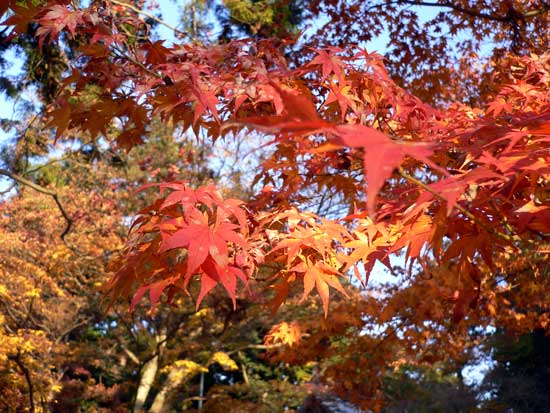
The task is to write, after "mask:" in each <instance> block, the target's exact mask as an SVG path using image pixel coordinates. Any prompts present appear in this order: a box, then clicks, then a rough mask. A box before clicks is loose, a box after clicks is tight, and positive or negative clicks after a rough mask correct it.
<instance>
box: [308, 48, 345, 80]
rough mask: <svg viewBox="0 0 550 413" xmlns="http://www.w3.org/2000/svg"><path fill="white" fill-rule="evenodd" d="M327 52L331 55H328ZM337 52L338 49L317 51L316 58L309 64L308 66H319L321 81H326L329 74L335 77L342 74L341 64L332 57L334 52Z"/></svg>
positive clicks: (336, 58) (337, 59)
mask: <svg viewBox="0 0 550 413" xmlns="http://www.w3.org/2000/svg"><path fill="white" fill-rule="evenodd" d="M329 51H330V52H331V53H329ZM338 51H340V49H338V48H331V49H327V50H317V56H315V58H314V59H313V60H312V61H311V62H310V63H309V65H310V66H317V65H319V66H321V71H322V78H321V80H324V79H326V78H327V77H328V75H330V74H331V73H334V74H335V75H337V76H339V75H341V74H342V66H343V63H342V61H341V60H340V59H339V58H338V57H336V56H334V52H338Z"/></svg>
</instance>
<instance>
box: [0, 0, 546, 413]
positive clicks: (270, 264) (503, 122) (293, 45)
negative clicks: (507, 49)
mask: <svg viewBox="0 0 550 413" xmlns="http://www.w3.org/2000/svg"><path fill="white" fill-rule="evenodd" d="M113 3H114V2H113ZM317 3H319V2H316V4H317ZM332 3H333V2H326V4H328V5H329V6H327V7H328V8H329V9H330V7H332V6H334V5H333V4H332ZM355 3H358V4H357V7H360V5H359V3H361V2H355ZM397 3H399V2H397ZM405 3H407V2H405ZM412 3H415V2H412ZM502 3H503V4H504V3H506V4H508V3H510V4H512V3H514V2H502ZM115 5H118V2H117V3H116V4H115ZM391 7H392V6H390V5H388V6H387V8H388V10H387V11H386V12H387V13H389V15H391V9H390V8H391ZM541 7H543V6H541ZM546 7H547V6H546ZM8 9H10V10H12V11H13V12H15V14H13V15H11V17H8V18H7V20H6V21H5V23H4V24H5V25H6V26H8V27H9V28H10V30H11V32H10V33H11V35H12V36H18V35H20V34H22V33H23V32H24V31H25V30H26V28H27V25H28V24H29V23H32V24H36V25H38V29H37V31H36V35H37V37H38V42H39V47H43V46H44V45H46V44H56V43H59V42H73V43H75V44H76V45H77V46H76V47H75V50H76V53H77V55H78V58H77V59H76V60H75V61H74V66H73V67H72V68H71V70H70V72H69V71H68V72H67V75H66V76H65V77H64V78H63V80H62V87H61V88H60V90H59V93H58V94H57V96H56V97H55V99H54V100H53V101H52V102H51V104H50V105H48V106H47V108H46V112H45V115H44V116H45V121H46V125H47V126H48V127H49V128H51V130H52V135H53V136H54V139H55V140H56V141H58V142H63V141H66V140H68V139H70V137H71V136H72V135H74V134H82V135H85V136H87V137H88V139H90V140H91V141H96V140H99V139H100V138H101V139H109V140H110V142H109V144H111V145H113V147H115V148H118V149H124V150H130V149H131V148H134V147H136V146H138V145H140V144H142V143H143V142H144V141H147V135H148V132H149V131H150V130H151V125H152V122H153V121H154V119H159V118H160V119H161V120H162V121H163V122H165V123H173V124H176V125H179V126H180V127H181V128H182V130H190V131H192V132H193V133H194V135H195V136H196V137H197V138H198V139H204V140H208V141H212V142H216V141H218V140H227V141H231V142H239V141H242V142H245V143H246V142H248V141H247V140H246V139H247V136H254V137H256V138H257V139H258V141H259V142H260V143H259V145H258V146H259V147H250V148H248V149H249V152H250V153H255V154H257V155H258V156H259V157H260V160H259V166H258V170H257V171H256V173H255V177H254V179H253V182H252V189H253V190H254V192H255V194H254V196H253V197H251V198H250V199H243V200H237V199H233V198H231V197H230V196H226V195H225V194H224V193H223V190H221V189H217V188H216V187H215V186H214V185H213V184H206V185H203V186H194V185H193V184H190V183H189V182H185V181H177V180H176V181H174V180H172V181H169V182H161V183H158V184H152V185H147V186H146V187H142V188H141V189H140V191H149V192H151V191H158V193H159V195H158V198H157V200H156V201H154V202H153V203H151V204H150V205H149V206H147V207H145V208H144V209H142V210H141V211H139V212H138V213H137V215H136V217H135V220H134V221H133V224H132V227H131V229H130V232H129V237H128V240H127V241H126V246H125V248H124V249H123V250H122V251H120V252H118V253H117V254H116V256H115V257H114V258H113V259H112V260H111V263H110V268H111V270H112V273H113V275H112V278H111V279H110V281H109V282H108V283H107V284H106V286H105V287H104V290H105V291H107V292H108V295H109V299H110V300H111V301H112V302H113V301H116V299H117V298H119V297H130V299H131V308H132V309H134V308H135V307H136V306H138V303H139V302H140V301H141V300H142V298H143V296H146V295H148V297H149V300H150V305H151V307H152V310H154V309H155V308H156V307H157V305H158V303H159V302H162V301H166V302H167V303H174V302H175V301H174V300H176V299H178V298H179V297H180V295H181V294H183V295H186V294H187V295H191V296H192V297H193V298H194V300H195V303H196V306H197V308H199V306H200V305H201V302H203V300H205V297H207V296H208V295H209V294H213V291H214V289H215V288H216V287H217V286H218V287H221V288H223V290H225V293H226V294H227V296H228V297H229V298H230V299H231V301H232V304H233V306H234V307H235V308H236V307H237V306H238V304H237V301H238V299H240V298H242V297H250V296H252V297H255V298H257V299H259V300H260V301H262V302H263V301H265V302H266V303H267V304H269V305H270V306H271V308H272V310H273V311H276V310H277V309H279V308H280V307H281V306H282V305H283V303H284V302H285V300H287V299H288V300H291V299H292V297H295V296H296V290H297V286H299V290H300V292H299V293H298V296H299V298H300V299H301V301H302V302H304V301H306V300H307V299H308V297H309V296H310V295H312V294H317V295H318V296H319V298H320V301H321V303H322V307H323V310H324V311H323V312H324V316H325V317H329V319H330V318H331V317H334V318H333V320H334V321H333V322H332V324H331V322H329V321H327V320H323V319H315V320H313V319H311V318H307V317H304V320H302V321H303V324H302V326H301V327H300V326H299V325H298V324H297V323H294V322H293V321H292V320H288V322H284V323H283V324H280V325H278V326H276V327H274V328H273V329H272V330H271V331H270V333H269V334H268V335H267V338H266V344H267V345H270V346H271V345H273V344H277V343H278V344H280V346H279V347H276V348H275V349H273V350H271V353H269V357H271V358H274V359H278V358H281V359H282V360H285V361H287V362H294V363H306V362H308V361H311V360H316V359H318V358H320V357H323V356H327V357H329V355H330V354H331V352H332V351H336V349H335V347H330V346H328V345H327V344H326V342H327V340H329V339H330V337H334V336H346V334H348V335H349V340H347V341H346V342H345V343H338V344H333V345H334V346H340V347H339V348H338V351H339V354H341V357H340V359H339V363H340V365H346V366H351V365H357V366H359V367H364V368H365V370H367V369H369V368H370V367H368V366H381V367H380V368H381V371H385V370H383V369H392V368H396V366H399V363H400V362H403V363H404V362H405V361H406V362H407V363H412V364H415V363H417V364H422V363H433V362H435V361H438V360H443V359H448V358H454V359H460V358H461V357H465V356H464V355H465V354H466V353H467V351H469V349H470V350H471V349H472V348H473V347H474V346H476V345H477V344H478V342H476V339H474V338H472V337H470V336H469V329H470V328H473V327H474V326H475V327H476V328H485V327H488V326H494V327H496V328H506V329H507V331H509V332H510V333H514V334H522V333H525V332H527V331H532V330H533V329H543V330H547V329H548V328H549V322H550V319H549V316H548V308H549V306H550V299H549V298H548V295H547V294H546V293H545V291H546V290H547V280H546V279H547V276H548V268H547V261H548V254H549V252H550V243H549V237H550V167H549V151H550V127H549V124H550V94H549V93H548V91H549V89H550V56H549V55H548V54H535V53H532V54H519V55H517V56H516V55H512V54H506V55H505V54H504V53H500V54H499V56H498V60H492V62H497V63H498V66H496V63H495V64H494V65H493V66H494V67H493V68H492V69H491V71H485V72H479V73H477V74H476V75H475V76H477V78H478V79H484V81H485V82H486V84H485V85H484V87H483V90H481V89H479V90H478V92H479V93H477V94H476V96H475V98H472V99H465V98H464V99H462V98H463V97H464V93H465V92H464V90H460V91H458V90H455V91H456V93H455V95H456V96H454V97H458V99H453V92H452V91H449V90H447V89H445V88H444V87H443V86H442V85H439V86H437V87H436V88H435V92H434V94H432V95H431V96H429V97H428V96H427V95H428V92H424V93H420V94H419V95H420V96H421V97H422V98H423V99H424V100H426V101H428V103H426V102H424V101H422V100H421V99H420V98H419V97H416V96H414V95H413V94H411V93H410V91H407V90H406V89H404V88H403V87H402V86H407V85H408V86H411V87H410V89H409V90H413V91H418V89H419V83H418V82H419V81H424V82H427V81H428V80H429V81H430V82H435V80H434V77H433V76H434V74H433V72H432V73H430V74H429V76H428V75H427V76H428V77H425V78H422V79H420V80H418V79H416V80H415V79H414V78H413V79H412V80H411V79H410V78H404V77H403V78H401V79H398V81H399V82H400V84H401V86H400V85H398V84H396V83H395V80H394V79H395V78H394V77H391V76H390V74H389V73H388V71H387V69H386V67H385V62H384V59H383V57H382V56H380V55H378V54H376V53H369V52H368V51H366V50H365V49H364V48H362V47H359V46H354V45H352V44H345V45H341V46H342V47H335V46H323V45H322V43H323V42H318V43H317V44H314V45H313V47H310V46H308V45H305V44H302V42H301V40H300V39H291V40H288V39H276V40H270V39H259V38H252V39H244V40H231V41H229V42H226V43H219V44H200V43H182V44H173V45H170V46H169V45H167V44H165V43H163V42H162V41H160V40H156V41H153V40H151V39H150V38H149V37H147V36H145V34H146V33H147V31H148V27H147V23H146V22H145V21H144V20H143V19H142V18H141V17H140V15H139V14H137V13H135V10H134V9H133V8H124V7H120V6H118V7H114V6H113V4H111V3H110V2H109V1H104V2H92V3H91V4H90V6H89V7H87V8H76V7H75V6H73V5H72V4H68V3H66V2H62V1H60V2H48V3H47V4H41V5H38V6H37V5H35V4H34V3H31V2H28V3H24V4H22V3H20V2H15V1H10V2H7V3H6V5H5V6H3V10H2V11H6V10H8ZM533 10H539V9H535V8H534V9H533ZM541 10H542V9H541ZM455 11H456V12H460V10H455ZM497 12H498V13H500V12H501V11H498V10H497V11H496V12H495V13H497ZM508 12H509V13H512V12H516V13H521V12H524V16H525V19H527V18H535V17H536V16H538V15H539V14H540V15H544V13H547V12H548V8H546V9H545V10H542V11H540V13H538V12H537V13H538V14H536V13H534V12H533V13H532V14H529V15H528V13H530V11H523V10H520V9H518V8H514V6H513V5H512V6H510V7H509V8H508ZM472 13H473V12H472ZM472 13H470V14H472ZM476 13H477V18H484V16H483V15H482V14H483V13H482V12H481V11H477V12H476ZM491 16H492V17H493V18H494V19H496V18H497V17H498V16H500V14H493V15H491ZM491 16H489V17H491ZM390 17H391V16H390ZM470 17H476V16H470ZM388 18H389V17H388ZM392 18H393V17H392ZM514 18H515V17H514V16H513V15H512V14H509V24H511V25H512V24H518V25H520V26H521V24H522V23H521V20H520V18H517V19H516V20H514ZM440 20H441V24H443V23H445V24H448V25H449V27H450V28H451V30H454V29H453V28H454V27H455V26H454V23H452V22H450V21H449V22H445V21H444V19H440ZM488 20H491V19H490V18H489V19H488ZM496 21H500V20H496ZM525 21H526V22H527V20H525ZM501 23H502V24H505V22H504V20H503V21H502V22H501ZM465 24H466V23H465ZM467 24H471V21H470V20H468V21H467ZM499 24H500V23H499ZM506 24H508V23H506ZM525 24H528V23H525ZM529 24H531V23H529ZM533 24H534V29H533V30H535V31H536V32H537V33H539V32H540V30H542V29H541V27H540V22H538V20H537V22H536V23H533ZM513 27H516V26H513ZM537 28H538V29H537ZM518 30H519V29H518ZM522 33H523V32H522ZM344 34H345V35H346V36H348V34H349V36H348V37H350V38H351V37H352V36H351V35H352V33H351V32H350V33H348V32H347V31H346V32H344ZM344 34H343V35H344ZM426 36H427V34H426ZM343 39H347V37H343ZM523 40H525V39H523ZM540 41H541V40H540V39H537V40H536V42H540ZM514 42H515V43H514V45H517V47H526V48H527V47H528V43H529V42H527V41H525V42H522V39H521V38H514ZM536 42H535V43H536ZM440 46H441V50H445V48H444V47H443V45H440ZM462 47H466V45H462ZM537 47H538V46H537ZM292 49H293V50H294V54H293V53H290V52H288V51H289V50H292ZM295 50H298V52H296V51H295ZM535 51H538V49H537V50H535ZM297 55H298V57H296V56H297ZM495 59H496V58H495ZM402 62H403V60H399V59H397V60H396V59H395V58H394V59H393V60H392V61H391V64H392V66H391V68H392V70H396V69H399V68H400V67H402V66H400V65H402V64H403V63H402ZM415 64H416V63H415ZM464 64H465V61H462V62H459V65H458V67H463V65H464ZM461 65H462V66H461ZM459 74H460V72H459V71H457V72H452V71H451V72H449V71H445V76H448V79H450V80H449V81H450V82H451V81H452V82H455V83H460V77H457V76H458V75H459ZM472 76H474V75H473V74H472ZM444 80H445V78H443V80H442V79H440V81H442V82H443V81H444ZM465 101H470V103H471V104H472V105H469V104H466V103H463V102H465ZM473 104H475V106H474V105H473ZM60 232H61V230H60ZM399 255H401V256H402V257H404V267H405V268H403V269H402V271H401V272H400V278H398V279H399V281H400V283H401V284H400V285H390V286H388V285H386V286H376V285H375V286H373V287H370V286H369V277H370V275H371V273H373V268H374V266H375V265H376V264H377V263H382V264H383V265H384V266H386V267H387V268H388V269H389V270H393V271H396V272H397V271H398V269H396V268H394V267H397V266H396V265H395V263H392V262H391V261H390V260H392V259H394V257H397V256H399ZM392 264H393V265H392ZM349 279H353V280H354V281H352V282H351V283H350V282H349V281H348V280H349ZM266 284H267V286H266ZM354 285H355V286H359V285H363V286H366V288H367V292H368V291H371V293H370V295H368V294H367V295H366V296H365V297H363V298H362V299H359V298H358V297H357V294H356V291H355V287H354ZM369 288H371V289H370V290H369ZM0 293H1V290H0ZM334 293H336V294H337V295H339V297H338V298H336V302H335V303H334V304H335V305H334V306H333V307H331V302H332V301H334V300H335V295H334ZM382 297H384V298H382ZM306 318H307V320H306ZM374 325H378V326H385V327H384V331H385V334H386V338H388V341H387V342H386V343H387V345H385V343H384V340H385V339H382V341H381V340H380V338H375V337H374V336H369V335H362V334H360V332H361V331H362V330H364V329H367V330H368V329H369V328H373V329H374V327H373V326H374ZM352 332H353V334H352ZM397 332H399V333H397ZM302 336H303V337H302ZM389 338H391V340H390V339H389ZM298 347H299V348H300V349H299V350H298ZM281 348H284V349H285V350H284V351H282V350H281ZM357 354H365V355H367V354H368V355H369V356H365V357H363V358H360V359H357V358H356V359H355V360H347V359H348V358H349V359H351V358H353V357H355V356H356V355H357ZM369 357H370V358H369ZM382 366H383V367H382ZM380 374H381V373H380ZM324 375H325V379H326V380H328V381H329V382H330V381H331V380H332V383H333V384H334V387H335V388H336V389H337V390H338V391H339V393H340V394H342V395H344V396H346V397H347V398H348V399H352V400H354V401H355V402H358V403H359V404H361V405H363V406H365V407H370V408H375V409H378V408H380V406H381V405H382V404H381V399H382V396H381V394H380V393H379V387H380V383H381V378H380V377H378V378H376V377H375V379H374V380H366V379H364V378H361V379H358V381H353V378H350V377H347V376H348V373H347V372H346V369H340V370H339V368H338V367H337V365H336V364H333V365H330V362H329V365H328V366H327V367H326V369H325V371H324ZM367 395H374V396H373V397H370V396H369V397H367Z"/></svg>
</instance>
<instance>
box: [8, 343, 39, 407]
mask: <svg viewBox="0 0 550 413" xmlns="http://www.w3.org/2000/svg"><path fill="white" fill-rule="evenodd" d="M9 358H10V359H11V360H13V361H14V362H15V364H17V367H19V369H21V371H22V372H23V375H24V376H25V380H26V381H27V386H28V388H29V413H35V407H34V387H33V384H32V380H31V373H30V371H29V369H28V368H27V366H25V364H23V362H22V361H21V354H20V353H17V356H11V357H9Z"/></svg>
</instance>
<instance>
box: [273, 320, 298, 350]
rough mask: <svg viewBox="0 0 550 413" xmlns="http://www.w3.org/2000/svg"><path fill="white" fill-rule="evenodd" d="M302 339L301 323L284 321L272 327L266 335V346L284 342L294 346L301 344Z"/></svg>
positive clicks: (286, 344) (283, 343)
mask: <svg viewBox="0 0 550 413" xmlns="http://www.w3.org/2000/svg"><path fill="white" fill-rule="evenodd" d="M301 339H302V332H301V329H300V325H299V324H298V323H297V322H296V321H292V322H290V323H288V322H286V321H283V322H280V323H278V324H275V325H274V326H273V327H271V329H270V330H269V332H268V333H267V334H266V335H265V337H264V344H265V345H266V346H273V345H278V344H282V345H285V346H291V347H292V346H294V345H297V344H300V341H301Z"/></svg>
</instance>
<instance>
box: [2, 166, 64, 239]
mask: <svg viewBox="0 0 550 413" xmlns="http://www.w3.org/2000/svg"><path fill="white" fill-rule="evenodd" d="M0 175H4V176H7V177H8V178H11V179H13V180H14V181H16V182H17V183H19V184H21V185H25V186H28V187H29V188H32V189H34V190H35V191H36V192H40V193H41V194H45V195H49V196H51V197H52V198H53V200H54V201H55V203H56V205H57V208H58V209H59V211H60V212H61V215H63V218H64V219H65V221H66V222H67V225H66V227H65V229H64V230H63V232H62V233H61V239H62V240H63V242H65V236H66V235H67V234H68V233H69V231H70V230H71V227H72V225H73V220H72V219H71V217H69V214H67V211H66V210H65V208H64V207H63V205H62V204H61V202H60V201H59V197H58V194H57V192H56V191H53V190H51V189H48V188H44V187H43V186H40V185H37V184H35V183H34V182H32V181H29V180H28V179H26V178H23V177H22V176H19V175H17V174H14V173H12V172H10V171H8V170H7V169H2V168H0Z"/></svg>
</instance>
